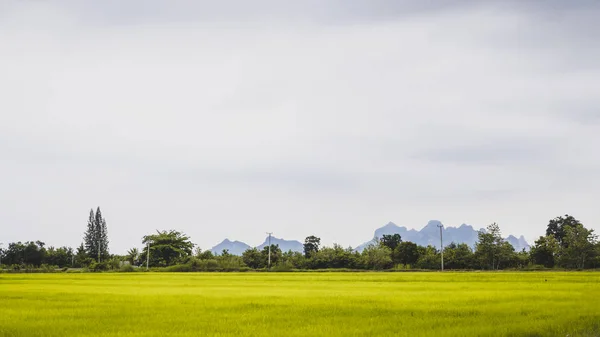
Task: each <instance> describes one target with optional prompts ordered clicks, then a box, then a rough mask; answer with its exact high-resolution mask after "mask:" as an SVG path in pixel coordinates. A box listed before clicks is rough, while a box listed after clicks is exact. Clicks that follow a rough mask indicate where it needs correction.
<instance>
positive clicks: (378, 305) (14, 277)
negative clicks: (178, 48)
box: [0, 272, 600, 337]
mask: <svg viewBox="0 0 600 337" xmlns="http://www.w3.org/2000/svg"><path fill="white" fill-rule="evenodd" d="M0 336H438V337H439V336H600V273H598V272H522V273H517V272H514V273H513V272H498V273H486V272H481V273H475V272H473V273H466V272H465V273H451V272H447V273H439V272H437V273H436V272H431V273H335V272H331V273H178V274H168V273H105V274H0Z"/></svg>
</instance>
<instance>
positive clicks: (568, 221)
mask: <svg viewBox="0 0 600 337" xmlns="http://www.w3.org/2000/svg"><path fill="white" fill-rule="evenodd" d="M577 225H581V222H579V220H577V219H575V218H574V217H573V216H571V215H568V214H565V216H559V217H556V218H554V219H552V220H550V222H549V223H548V228H547V229H546V236H549V235H551V236H553V237H554V238H555V239H556V240H557V241H558V243H559V244H560V245H561V246H564V238H565V236H566V229H567V228H569V227H571V228H572V227H575V226H577Z"/></svg>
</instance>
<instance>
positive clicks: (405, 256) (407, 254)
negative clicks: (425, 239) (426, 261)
mask: <svg viewBox="0 0 600 337" xmlns="http://www.w3.org/2000/svg"><path fill="white" fill-rule="evenodd" d="M394 260H395V261H394V262H397V263H401V264H402V265H404V267H405V268H406V266H407V265H414V264H415V263H417V261H418V260H419V249H418V246H417V244H416V243H414V242H410V241H403V242H401V243H400V244H399V245H398V247H396V249H395V250H394Z"/></svg>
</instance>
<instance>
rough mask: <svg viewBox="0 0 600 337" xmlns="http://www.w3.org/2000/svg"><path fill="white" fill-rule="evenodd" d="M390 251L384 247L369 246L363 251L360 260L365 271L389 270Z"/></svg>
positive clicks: (390, 264)
mask: <svg viewBox="0 0 600 337" xmlns="http://www.w3.org/2000/svg"><path fill="white" fill-rule="evenodd" d="M391 255H392V251H391V249H390V248H388V247H387V246H384V245H377V246H376V245H369V246H368V247H367V248H365V250H363V252H362V255H361V258H362V262H363V266H364V267H365V268H367V269H377V270H382V269H389V268H392V267H393V262H392V257H391Z"/></svg>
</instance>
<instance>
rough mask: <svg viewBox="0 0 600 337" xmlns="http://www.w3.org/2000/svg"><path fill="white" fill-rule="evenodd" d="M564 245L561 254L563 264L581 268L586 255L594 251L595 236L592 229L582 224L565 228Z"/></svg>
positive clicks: (584, 263) (588, 255) (585, 260)
mask: <svg viewBox="0 0 600 337" xmlns="http://www.w3.org/2000/svg"><path fill="white" fill-rule="evenodd" d="M563 243H564V247H563V253H562V254H561V261H562V262H563V265H564V266H566V267H571V268H573V267H574V268H578V269H582V268H584V267H585V265H586V262H587V259H588V257H590V256H592V254H593V253H594V244H595V243H596V236H595V235H594V230H593V229H587V228H585V227H584V226H583V225H582V224H577V225H575V226H573V227H570V226H569V227H566V228H565V237H564V239H563Z"/></svg>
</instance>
